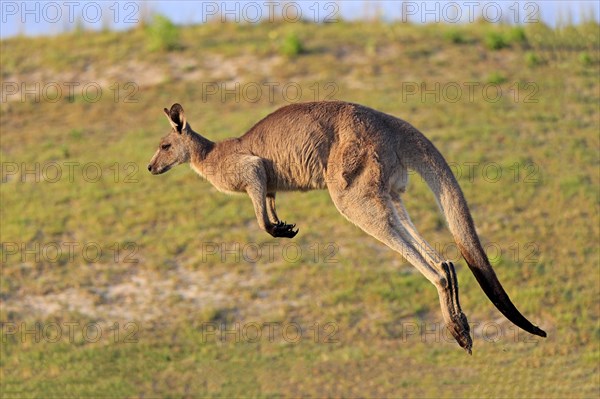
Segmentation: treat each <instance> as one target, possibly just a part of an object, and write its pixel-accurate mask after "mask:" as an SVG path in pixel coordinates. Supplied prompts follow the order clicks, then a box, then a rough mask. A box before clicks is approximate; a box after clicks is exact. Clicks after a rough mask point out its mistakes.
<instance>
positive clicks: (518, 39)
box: [507, 26, 527, 44]
mask: <svg viewBox="0 0 600 399" xmlns="http://www.w3.org/2000/svg"><path fill="white" fill-rule="evenodd" d="M507 37H508V42H509V43H518V44H525V43H527V35H526V34H525V29H524V28H523V27H522V26H515V27H513V28H511V29H510V30H509V31H508V33H507Z"/></svg>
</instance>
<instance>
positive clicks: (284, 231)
mask: <svg viewBox="0 0 600 399" xmlns="http://www.w3.org/2000/svg"><path fill="white" fill-rule="evenodd" d="M294 227H296V225H295V224H286V223H285V222H279V223H277V224H273V225H272V226H271V228H270V229H269V230H268V232H269V234H271V235H272V236H273V237H286V238H292V237H295V236H296V234H298V231H300V230H299V229H296V230H294Z"/></svg>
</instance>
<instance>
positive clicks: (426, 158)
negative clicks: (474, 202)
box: [407, 129, 546, 337]
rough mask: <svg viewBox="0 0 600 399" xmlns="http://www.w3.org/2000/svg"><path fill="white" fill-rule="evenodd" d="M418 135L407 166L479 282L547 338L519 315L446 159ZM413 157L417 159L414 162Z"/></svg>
mask: <svg viewBox="0 0 600 399" xmlns="http://www.w3.org/2000/svg"><path fill="white" fill-rule="evenodd" d="M415 130H416V129H415ZM415 133H416V134H417V135H418V136H420V137H419V139H418V140H414V141H413V140H410V141H411V143H410V144H411V146H412V148H413V149H414V150H415V151H414V152H413V155H412V156H410V157H409V159H408V161H409V165H407V166H409V167H410V168H411V169H414V170H415V171H416V172H417V173H419V174H420V175H421V176H422V177H423V179H425V181H426V182H427V184H428V186H429V188H431V190H432V191H433V192H434V194H435V196H436V199H437V202H438V204H439V206H440V209H441V210H442V212H443V214H444V215H445V217H446V220H447V222H448V227H449V229H450V232H451V233H452V236H453V237H454V241H455V242H456V245H457V246H458V248H459V249H460V252H461V254H462V256H463V257H464V258H465V261H466V262H467V265H469V268H470V269H471V272H472V273H473V274H474V275H475V278H476V279H477V282H478V283H479V285H480V286H481V288H482V289H483V291H484V292H485V294H486V295H487V296H488V298H489V299H490V300H491V301H492V303H493V304H494V305H495V306H496V308H498V310H499V311H500V312H501V313H502V314H503V315H504V316H506V318H507V319H508V320H510V321H511V322H513V323H514V324H515V325H517V326H518V327H520V328H522V329H523V330H525V331H527V332H529V333H531V334H535V335H539V336H540V337H545V336H546V332H545V331H543V330H542V329H540V328H539V327H537V326H535V325H533V324H532V323H531V322H530V321H529V320H527V319H526V318H525V316H523V315H522V314H521V312H519V310H518V309H517V308H516V307H515V305H514V304H513V303H512V302H511V300H510V298H509V297H508V294H507V293H506V291H504V288H503V287H502V285H501V284H500V281H499V280H498V277H496V273H495V272H494V269H492V266H491V265H490V262H489V260H488V257H487V255H486V254H485V252H484V251H483V248H482V246H481V243H480V242H479V237H478V236H477V232H476V231H475V225H474V223H473V219H472V217H471V213H470V211H469V208H468V207H467V201H466V200H465V197H464V195H463V193H462V190H461V189H460V186H459V185H458V182H457V181H456V179H455V177H454V175H453V173H452V171H451V170H450V167H449V166H448V164H447V163H446V161H445V160H444V157H443V156H442V154H440V152H439V151H438V150H437V149H436V148H435V147H434V145H433V144H432V143H431V142H430V141H429V140H428V139H427V138H426V137H425V136H423V135H422V134H421V133H419V132H415ZM413 137H414V138H416V136H413ZM423 139H424V140H423ZM411 157H413V158H414V159H410V158H411Z"/></svg>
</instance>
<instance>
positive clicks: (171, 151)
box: [148, 104, 193, 175]
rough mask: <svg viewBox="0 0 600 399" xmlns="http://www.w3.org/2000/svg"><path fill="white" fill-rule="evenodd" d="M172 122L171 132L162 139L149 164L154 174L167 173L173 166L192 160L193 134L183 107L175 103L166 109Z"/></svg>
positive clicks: (149, 168) (166, 113)
mask: <svg viewBox="0 0 600 399" xmlns="http://www.w3.org/2000/svg"><path fill="white" fill-rule="evenodd" d="M164 112H165V115H166V116H167V119H168V120H169V123H170V124H171V127H172V129H171V132H170V133H169V134H167V135H166V136H165V137H163V138H162V139H161V140H160V143H159V145H158V150H156V153H155V154H154V156H153V157H152V159H151V160H150V163H149V164H148V170H149V171H150V173H152V174H153V175H159V174H161V173H165V172H166V171H168V170H169V169H171V168H172V167H173V166H176V165H179V164H181V163H184V162H189V160H190V151H191V150H190V147H191V146H190V143H191V140H192V138H191V135H192V134H193V133H192V131H191V128H190V126H189V125H188V124H187V122H186V120H185V114H184V113H183V107H182V106H181V105H179V104H173V106H171V110H168V109H166V108H165V109H164Z"/></svg>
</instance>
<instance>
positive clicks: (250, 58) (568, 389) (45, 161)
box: [0, 22, 600, 398]
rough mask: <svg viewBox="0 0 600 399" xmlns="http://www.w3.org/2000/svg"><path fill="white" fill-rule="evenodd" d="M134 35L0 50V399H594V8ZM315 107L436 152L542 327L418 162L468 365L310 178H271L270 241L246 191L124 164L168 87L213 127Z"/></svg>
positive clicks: (155, 123)
mask: <svg viewBox="0 0 600 399" xmlns="http://www.w3.org/2000/svg"><path fill="white" fill-rule="evenodd" d="M147 29H150V28H147V27H146V28H144V27H140V28H138V29H134V30H131V31H128V32H118V33H115V32H100V33H92V32H77V33H74V34H65V35H60V36H56V37H46V38H14V39H9V40H5V41H2V43H1V45H2V60H1V67H2V68H1V69H2V71H1V74H2V81H3V99H2V103H1V111H0V116H1V121H0V130H1V144H0V156H1V158H2V160H1V162H2V184H1V185H0V194H1V196H2V199H1V203H2V204H1V207H0V208H1V210H0V217H1V241H2V254H1V256H2V271H1V277H2V279H1V284H0V290H1V294H0V295H1V299H2V307H1V310H0V320H1V321H2V322H3V329H2V347H1V351H2V352H1V355H2V356H1V359H0V379H1V381H2V382H1V384H2V394H3V396H5V397H26V396H44V397H64V394H65V392H66V393H68V394H69V395H73V396H85V395H87V396H98V395H102V396H106V397H109V396H110V397H117V396H144V397H151V396H152V397H156V396H163V397H167V396H170V395H171V396H178V397H179V396H186V397H204V396H213V397H217V396H219V397H221V396H227V397H232V396H242V395H243V396H257V397H281V396H286V397H287V396H299V395H305V396H380V397H381V396H394V397H399V396H403V397H404V396H406V397H482V396H486V397H489V396H494V397H544V398H549V397H557V398H558V397H560V398H562V397H593V396H597V395H598V393H599V387H600V384H599V374H598V364H599V362H598V361H599V360H600V351H599V349H598V348H599V347H598V344H599V340H600V325H599V316H600V309H599V302H598V294H599V285H600V276H599V269H598V266H599V247H598V240H599V236H600V234H599V218H598V201H599V199H600V197H599V191H598V187H599V183H600V182H599V180H600V175H599V155H598V154H599V149H600V142H599V136H598V127H599V126H600V123H599V122H600V121H599V117H600V113H599V109H598V104H599V101H600V90H599V89H600V86H599V81H598V76H599V75H598V73H599V65H600V64H599V62H600V59H599V54H598V48H599V47H598V46H599V40H600V39H599V37H598V25H597V24H587V25H581V26H577V27H567V28H562V29H560V30H552V29H549V28H547V27H545V26H543V25H529V26H526V27H525V28H524V29H522V28H515V27H511V26H504V25H489V24H471V25H468V26H449V25H426V26H415V25H409V24H380V23H362V22H361V23H348V22H339V23H335V24H326V25H314V24H304V23H297V24H285V23H272V24H267V23H265V24H259V25H235V24H216V23H215V24H212V23H209V24H205V25H200V26H189V27H183V28H165V29H174V30H175V31H176V33H177V34H176V35H175V36H174V37H175V39H173V42H166V43H163V42H161V41H160V39H156V37H155V36H152V35H151V34H149V32H148V31H147ZM157 40H158V43H157V42H156V41H157ZM298 44H300V46H297V45H298ZM77 84H78V85H77ZM23 85H25V86H23ZM69 88H73V91H72V93H70V92H69ZM23 89H26V90H28V91H29V94H23V93H22V92H21V90H23ZM59 90H60V91H59ZM11 93H12V94H11ZM99 93H101V94H99ZM36 95H39V101H36ZM327 99H340V100H347V101H353V102H359V103H362V104H365V105H368V106H371V107H373V108H376V109H379V110H382V111H384V112H388V113H391V114H393V115H396V116H399V117H401V118H403V119H405V120H407V121H409V122H410V123H412V124H413V125H415V126H416V127H418V128H419V129H420V130H421V131H423V132H424V133H425V134H426V135H427V136H428V137H429V138H430V139H431V140H432V141H433V142H434V143H435V144H436V146H438V148H439V149H440V150H441V152H442V153H443V154H444V155H445V157H446V158H447V160H448V161H449V162H450V163H451V165H452V166H453V169H454V171H455V173H456V175H457V177H458V179H459V182H460V183H461V186H462V188H463V191H464V192H465V195H466V197H467V200H468V201H469V203H470V205H471V209H472V213H473V217H474V219H475V223H476V225H477V228H478V232H479V234H480V236H481V238H482V240H483V242H484V244H485V246H486V249H487V250H488V253H489V255H490V258H491V260H492V263H493V264H494V267H495V269H496V272H497V274H498V276H499V278H500V280H501V281H502V283H503V284H504V286H505V288H506V289H507V291H508V292H509V294H510V295H511V297H512V299H513V301H514V302H515V304H516V305H517V307H519V309H521V311H522V312H523V313H524V314H525V315H526V316H527V317H529V318H530V319H531V320H532V321H534V322H535V323H537V324H538V325H540V327H542V328H543V329H545V330H546V331H547V332H548V334H549V337H548V338H547V339H540V338H537V337H532V336H529V335H528V334H527V333H525V332H522V331H518V330H517V329H516V328H515V327H513V326H512V325H511V324H510V323H508V322H507V321H506V320H505V319H504V318H503V317H502V315H501V314H500V313H499V312H498V311H497V310H496V309H495V308H494V307H493V305H492V304H491V303H490V302H489V301H488V300H487V298H486V297H485V295H484V294H483V292H482V291H481V289H480V288H479V287H478V285H477V283H476V281H475V279H474V278H473V276H472V275H471V274H470V272H469V271H468V268H466V267H465V266H466V265H465V263H464V261H463V260H462V259H461V258H460V257H459V256H458V255H457V252H456V248H455V247H454V246H453V244H452V238H451V236H450V234H449V232H448V231H447V229H446V228H445V225H444V220H443V218H442V216H440V215H439V213H438V211H437V207H436V204H435V201H434V199H433V195H432V194H431V193H430V192H429V191H428V189H427V188H426V186H425V185H424V183H423V182H422V181H421V178H420V177H418V176H417V175H412V176H411V183H410V186H409V189H408V193H407V195H406V203H407V207H408V209H409V211H410V212H411V215H412V218H413V221H414V222H415V224H416V225H417V227H418V228H419V230H420V232H421V233H422V234H423V235H424V236H425V237H426V238H427V239H428V240H429V241H430V242H431V243H432V244H434V246H435V247H436V249H438V250H439V251H440V252H441V253H442V254H443V255H444V256H445V257H446V258H448V259H451V260H454V261H455V264H456V265H457V269H458V275H459V280H460V286H461V303H462V306H463V310H464V311H465V313H466V314H467V317H468V318H469V320H470V322H471V323H472V330H473V333H474V353H473V356H472V357H470V356H467V355H465V354H464V352H463V351H462V350H461V349H460V348H459V347H458V345H456V344H455V343H454V342H453V340H452V339H451V338H450V335H449V334H448V333H447V332H446V331H445V329H444V328H443V324H442V317H441V314H440V310H439V306H438V299H437V295H436V291H435V289H434V287H432V286H431V285H430V284H429V282H428V281H427V280H426V279H425V278H424V277H423V276H421V275H420V274H418V273H416V272H415V270H414V268H413V267H412V266H411V265H410V264H408V263H407V262H406V261H404V260H403V259H402V258H401V257H400V256H399V255H398V254H396V253H394V252H392V251H391V250H389V249H388V248H387V247H385V246H384V245H382V244H380V243H378V242H377V241H375V240H374V239H372V238H370V237H368V236H366V235H365V234H364V233H363V232H362V231H360V230H359V229H358V228H356V227H354V226H353V225H351V224H350V223H348V222H347V221H346V220H345V219H344V218H343V217H342V216H341V215H340V214H339V213H338V212H337V210H336V209H335V207H334V206H333V204H332V203H331V201H330V199H329V197H328V194H327V192H325V191H322V192H310V193H283V194H280V195H278V212H279V215H280V216H281V217H282V219H284V220H287V221H288V222H293V223H297V225H298V227H299V228H300V234H299V235H298V236H297V237H296V238H294V239H293V240H274V239H271V238H270V237H269V236H268V235H266V234H265V233H264V232H262V231H260V230H259V228H258V226H257V223H256V221H255V216H254V212H253V210H252V206H251V203H250V201H249V199H248V198H246V197H243V196H239V197H238V196H233V197H227V196H224V195H223V194H221V193H218V192H216V190H214V189H213V188H212V187H211V186H210V185H209V184H208V183H207V182H204V181H202V180H201V179H199V178H198V177H197V176H196V175H195V174H194V173H193V172H192V171H190V170H189V168H187V167H184V166H180V167H178V168H176V169H174V170H173V171H170V172H169V173H168V174H166V175H162V176H151V175H150V174H149V173H147V172H146V170H145V168H146V164H147V163H148V161H149V160H150V157H151V156H152V154H153V153H154V151H155V148H156V146H157V144H158V140H159V138H160V137H161V136H162V135H164V134H166V133H167V131H168V129H167V128H168V124H167V121H166V120H165V119H164V116H163V114H162V108H163V107H169V106H170V105H171V104H172V103H174V102H180V103H181V104H183V106H184V108H185V109H186V115H187V118H188V121H189V122H190V123H191V125H192V126H193V127H194V129H195V130H196V131H198V132H201V133H203V134H205V135H206V136H207V137H209V138H210V139H212V140H219V139H223V138H226V137H232V136H237V135H240V134H242V133H243V132H245V131H246V130H247V129H248V128H250V127H251V126H252V125H253V124H254V123H255V122H256V121H258V120H259V119H260V118H262V117H264V116H266V115H267V114H268V113H269V112H271V111H273V110H274V109H276V108H278V107H279V106H282V105H285V104H288V103H290V102H294V101H312V100H327ZM36 323H38V324H36ZM27 331H29V332H27Z"/></svg>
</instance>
